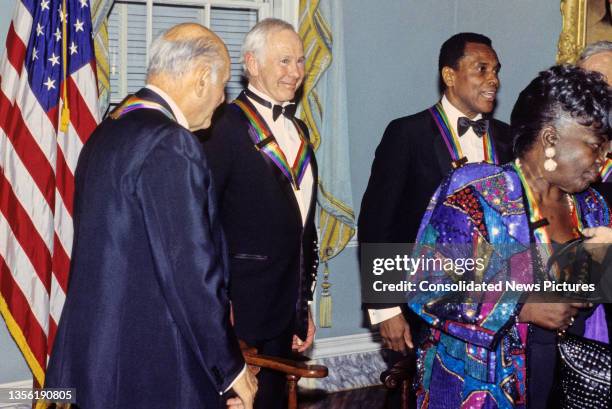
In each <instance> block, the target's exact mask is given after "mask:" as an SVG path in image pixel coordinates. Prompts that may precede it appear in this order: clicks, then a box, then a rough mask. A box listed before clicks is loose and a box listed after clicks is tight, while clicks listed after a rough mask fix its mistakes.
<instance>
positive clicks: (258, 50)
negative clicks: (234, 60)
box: [240, 18, 295, 75]
mask: <svg viewBox="0 0 612 409" xmlns="http://www.w3.org/2000/svg"><path fill="white" fill-rule="evenodd" d="M283 30H291V31H295V29H294V28H293V26H292V25H291V24H289V23H287V22H286V21H284V20H281V19H278V18H265V19H263V20H261V21H260V22H259V23H257V24H255V25H254V26H253V28H252V29H251V31H249V32H248V33H247V35H246V37H245V38H244V43H243V44H242V50H241V53H240V55H241V61H240V62H241V63H242V67H243V68H244V72H245V73H247V75H248V71H247V69H246V64H245V56H246V54H247V53H252V54H253V55H255V58H257V61H259V62H261V61H262V59H263V57H264V54H265V49H266V42H267V41H268V35H269V34H271V33H275V32H277V31H283Z"/></svg>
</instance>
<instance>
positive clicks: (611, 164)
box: [600, 158, 612, 182]
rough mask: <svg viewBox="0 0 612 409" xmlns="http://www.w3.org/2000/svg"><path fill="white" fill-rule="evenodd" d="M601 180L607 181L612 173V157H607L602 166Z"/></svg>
mask: <svg viewBox="0 0 612 409" xmlns="http://www.w3.org/2000/svg"><path fill="white" fill-rule="evenodd" d="M600 174H601V180H602V181H603V182H607V181H608V179H610V175H612V159H610V158H607V159H606V162H605V163H604V165H603V167H602V168H601V173H600ZM611 182H612V180H611Z"/></svg>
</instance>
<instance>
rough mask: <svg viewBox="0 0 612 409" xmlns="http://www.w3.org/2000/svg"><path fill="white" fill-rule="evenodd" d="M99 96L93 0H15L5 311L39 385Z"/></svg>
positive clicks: (0, 149) (4, 68)
mask: <svg viewBox="0 0 612 409" xmlns="http://www.w3.org/2000/svg"><path fill="white" fill-rule="evenodd" d="M66 102H67V103H66ZM97 104H98V90H97V81H96V78H95V59H94V56H93V44H92V36H91V14H90V7H89V2H88V0H20V1H19V0H18V1H17V5H16V9H15V12H14V15H13V19H12V22H11V25H10V28H9V31H8V35H7V38H6V50H5V53H4V57H3V58H2V60H1V61H0V313H1V314H2V317H3V318H4V320H5V323H6V325H7V327H8V329H9V332H10V333H11V335H12V337H13V338H14V339H15V341H16V343H17V345H18V347H19V349H20V350H21V352H22V353H23V355H24V357H25V359H26V361H27V363H28V365H29V367H30V369H31V370H32V373H33V375H34V379H35V380H36V381H37V382H38V384H40V385H43V384H44V374H45V369H46V365H47V361H48V356H49V354H50V352H51V348H52V345H53V339H54V337H55V332H56V330H57V324H58V322H59V319H60V314H61V311H62V307H63V305H64V301H65V298H66V291H67V285H68V272H69V266H70V251H71V249H72V235H73V227H72V210H73V195H74V172H75V169H76V164H77V159H78V156H79V153H80V151H81V148H82V147H83V144H84V143H85V142H86V140H87V138H88V137H89V135H90V134H91V133H92V131H93V130H94V128H95V127H96V125H97V123H98V122H99V113H98V106H97ZM64 105H67V109H68V110H69V119H70V122H69V124H68V127H67V129H65V130H64V129H62V127H61V125H60V119H59V118H60V113H61V112H62V108H63V106H64ZM67 113H68V112H67Z"/></svg>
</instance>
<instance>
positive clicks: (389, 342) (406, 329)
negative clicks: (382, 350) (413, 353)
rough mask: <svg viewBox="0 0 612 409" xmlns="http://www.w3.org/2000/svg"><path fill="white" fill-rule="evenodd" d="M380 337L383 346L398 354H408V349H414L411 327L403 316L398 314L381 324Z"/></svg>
mask: <svg viewBox="0 0 612 409" xmlns="http://www.w3.org/2000/svg"><path fill="white" fill-rule="evenodd" d="M380 336H381V337H382V340H383V346H385V347H386V348H389V349H392V350H394V351H396V352H401V353H403V354H405V353H406V347H408V348H410V349H412V348H414V344H413V343H412V334H411V333H410V325H408V323H407V322H406V319H405V318H404V315H403V314H397V315H395V316H393V317H391V318H389V319H387V320H384V321H383V322H381V323H380Z"/></svg>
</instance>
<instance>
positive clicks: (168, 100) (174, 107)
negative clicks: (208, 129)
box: [145, 84, 189, 129]
mask: <svg viewBox="0 0 612 409" xmlns="http://www.w3.org/2000/svg"><path fill="white" fill-rule="evenodd" d="M145 88H148V89H150V90H151V91H153V92H155V93H156V94H157V95H159V96H160V97H162V99H163V100H164V101H165V102H166V103H167V104H168V105H169V106H170V109H171V110H172V113H173V114H174V117H175V118H176V122H178V124H179V125H181V126H182V127H183V128H187V129H189V122H187V118H185V115H184V114H183V111H181V109H180V108H179V107H178V105H176V102H174V100H173V99H172V98H171V97H170V95H168V94H166V93H165V92H164V91H163V90H162V89H160V88H159V87H156V86H155V85H152V84H147V85H146V87H145Z"/></svg>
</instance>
